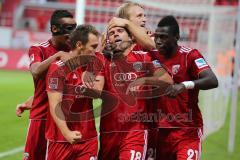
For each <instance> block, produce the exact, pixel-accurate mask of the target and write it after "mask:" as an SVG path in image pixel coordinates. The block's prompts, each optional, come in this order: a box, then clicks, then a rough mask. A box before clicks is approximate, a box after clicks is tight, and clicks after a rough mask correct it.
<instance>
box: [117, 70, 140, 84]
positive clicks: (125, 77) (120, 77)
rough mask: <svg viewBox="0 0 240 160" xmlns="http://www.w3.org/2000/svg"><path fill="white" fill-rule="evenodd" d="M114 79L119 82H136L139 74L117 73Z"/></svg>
mask: <svg viewBox="0 0 240 160" xmlns="http://www.w3.org/2000/svg"><path fill="white" fill-rule="evenodd" d="M114 79H115V81H117V82H120V81H134V80H136V79H137V74H136V73H134V72H129V73H115V74H114Z"/></svg>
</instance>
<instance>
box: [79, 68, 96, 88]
mask: <svg viewBox="0 0 240 160" xmlns="http://www.w3.org/2000/svg"><path fill="white" fill-rule="evenodd" d="M95 81H96V75H95V74H94V73H92V72H89V71H84V72H83V74H82V83H83V85H84V86H85V87H87V88H93V87H94V84H95Z"/></svg>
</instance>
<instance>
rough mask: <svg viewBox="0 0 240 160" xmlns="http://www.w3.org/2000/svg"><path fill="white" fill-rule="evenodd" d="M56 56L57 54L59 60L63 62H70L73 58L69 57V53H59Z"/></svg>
mask: <svg viewBox="0 0 240 160" xmlns="http://www.w3.org/2000/svg"><path fill="white" fill-rule="evenodd" d="M56 54H57V57H58V59H59V60H61V61H63V62H66V61H67V60H69V59H70V58H71V56H70V55H69V53H68V52H64V51H59V52H57V53H56Z"/></svg>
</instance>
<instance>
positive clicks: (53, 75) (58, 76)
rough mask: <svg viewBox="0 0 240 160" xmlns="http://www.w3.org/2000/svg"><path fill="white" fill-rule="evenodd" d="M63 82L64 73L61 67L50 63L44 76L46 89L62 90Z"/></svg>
mask: <svg viewBox="0 0 240 160" xmlns="http://www.w3.org/2000/svg"><path fill="white" fill-rule="evenodd" d="M64 82H65V74H64V71H63V69H62V68H59V67H58V65H57V64H55V63H52V64H51V65H50V67H49V69H48V73H47V76H46V90H47V91H57V92H63V89H64Z"/></svg>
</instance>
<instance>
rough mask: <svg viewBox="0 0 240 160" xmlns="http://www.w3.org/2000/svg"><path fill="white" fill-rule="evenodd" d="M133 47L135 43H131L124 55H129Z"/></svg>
mask: <svg viewBox="0 0 240 160" xmlns="http://www.w3.org/2000/svg"><path fill="white" fill-rule="evenodd" d="M133 47H134V45H131V47H128V48H127V49H126V50H125V51H124V52H123V56H124V57H125V56H127V55H128V54H129V53H130V51H131V50H132V49H133Z"/></svg>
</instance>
